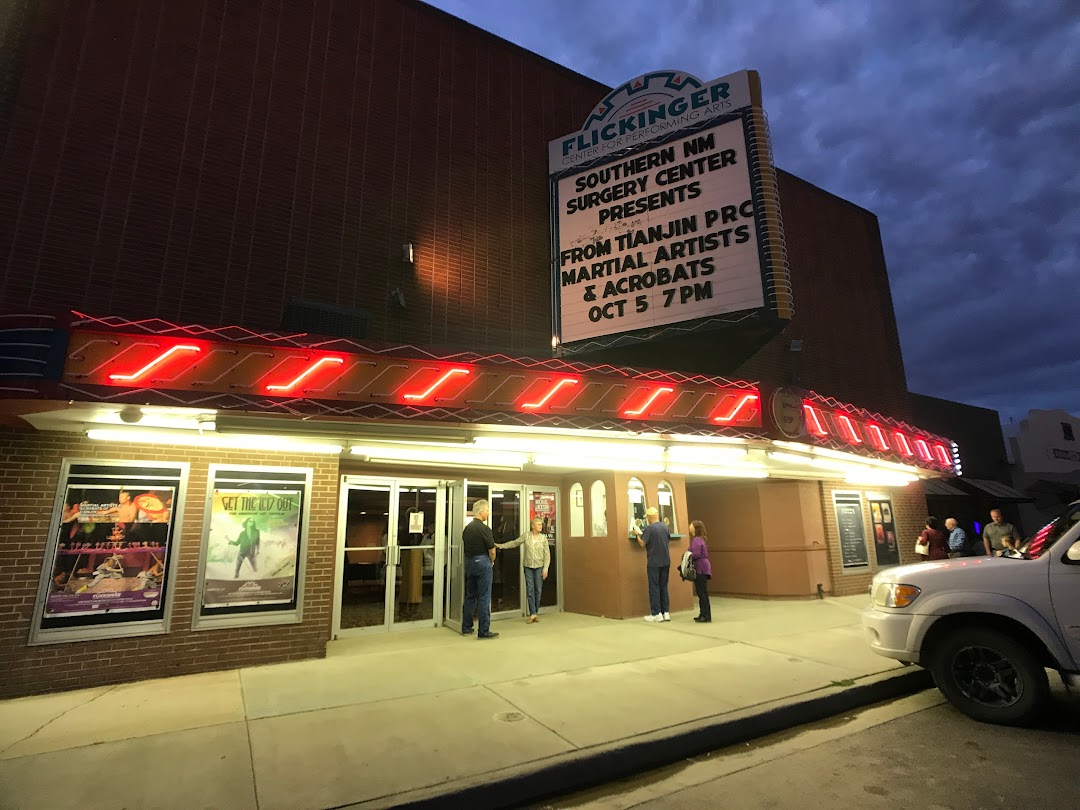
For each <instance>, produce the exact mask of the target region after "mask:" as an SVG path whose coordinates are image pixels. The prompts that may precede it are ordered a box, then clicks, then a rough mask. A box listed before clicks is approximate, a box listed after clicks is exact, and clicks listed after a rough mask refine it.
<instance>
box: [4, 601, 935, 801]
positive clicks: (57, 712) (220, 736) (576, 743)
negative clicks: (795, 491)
mask: <svg viewBox="0 0 1080 810" xmlns="http://www.w3.org/2000/svg"><path fill="white" fill-rule="evenodd" d="M865 603H866V598H865V597H863V596H859V597H842V598H837V599H826V600H823V601H822V600H813V601H763V600H762V601H759V600H750V599H725V598H714V599H713V616H714V620H713V623H712V624H697V623H695V622H693V621H691V619H692V617H693V615H694V613H693V612H687V613H681V614H675V615H673V617H672V621H671V622H669V623H664V624H661V625H654V624H649V623H646V622H644V621H641V620H636V621H631V620H627V621H617V620H611V619H601V618H595V617H589V616H579V615H574V614H556V615H542V616H541V621H540V622H539V623H538V624H535V625H526V624H524V622H523V621H518V620H514V621H502V622H498V623H496V624H495V626H494V629H495V630H498V631H499V632H500V633H501V637H500V638H499V639H497V640H494V641H478V640H477V639H476V637H475V636H472V637H468V638H463V637H461V636H458V635H456V634H453V633H452V632H450V631H449V630H446V629H425V630H419V631H412V632H402V633H394V634H389V635H378V636H368V637H365V638H360V639H349V640H345V641H336V642H331V643H330V644H329V646H328V655H327V658H326V659H325V660H320V661H303V662H295V663H288V664H277V665H270V666H262V667H253V668H248V669H241V670H232V671H227V672H217V673H207V674H202V675H192V676H184V677H177V678H168V679H161V680H153V681H142V682H138V683H132V684H126V685H121V686H115V687H104V688H99V689H85V690H80V691H77V692H66V693H60V694H54V695H45V696H38V697H30V698H21V699H17V700H10V701H5V702H0V807H4V808H49V810H62V808H68V807H72V808H75V807H94V808H109V807H116V808H181V807H182V808H196V807H207V808H209V807H220V808H248V807H258V808H264V810H269V809H270V808H288V809H289V810H292V809H293V808H329V807H342V806H365V807H366V806H371V807H382V806H394V805H398V804H407V803H416V804H440V803H443V804H448V805H450V804H453V803H455V802H456V801H459V800H463V799H465V798H471V800H472V801H473V803H474V806H495V805H498V804H504V803H506V802H507V801H511V800H513V799H514V798H520V799H522V800H529V799H533V798H539V797H540V796H541V795H543V792H544V791H545V790H547V791H550V790H551V789H552V786H553V785H555V784H557V785H558V787H559V789H573V788H576V787H583V786H585V784H586V781H587V780H588V779H589V778H590V774H600V773H601V772H602V773H603V775H605V776H608V777H610V775H612V774H614V775H618V774H619V773H620V771H626V770H627V769H628V768H636V767H644V766H645V765H646V764H648V763H650V762H651V763H652V764H653V765H658V764H663V761H664V757H666V756H671V757H678V756H682V755H686V753H687V752H690V751H693V750H706V749H704V748H701V747H700V746H703V745H704V746H710V745H715V744H717V742H719V743H720V744H723V742H724V740H730V739H731V738H732V736H733V735H734V736H735V737H738V738H740V739H747V738H749V737H752V736H759V735H760V734H764V733H770V732H772V731H775V730H777V729H779V728H783V727H787V726H791V725H794V724H797V723H802V722H807V721H808V720H812V719H818V718H820V717H823V716H827V715H828V714H829V713H831V712H836V711H844V710H846V709H847V708H850V707H851V706H854V705H860V704H865V703H868V702H873V701H875V700H881V699H884V698H886V697H889V696H892V695H893V694H900V693H903V692H905V691H913V690H914V689H917V688H924V687H925V686H926V679H925V677H924V675H925V673H922V672H921V671H920V670H913V669H907V670H902V669H900V668H899V665H898V664H897V663H896V662H894V661H891V660H889V659H885V658H881V657H879V656H876V655H874V654H873V653H871V652H870V651H869V649H868V647H867V645H866V644H865V642H864V641H863V639H862V632H861V629H860V627H859V615H858V614H859V610H861V608H862V607H863V605H865ZM147 643H152V640H148V641H147ZM582 780H586V781H582Z"/></svg>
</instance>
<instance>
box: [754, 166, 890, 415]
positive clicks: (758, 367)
mask: <svg viewBox="0 0 1080 810" xmlns="http://www.w3.org/2000/svg"><path fill="white" fill-rule="evenodd" d="M779 181H780V204H781V207H782V210H783V213H784V236H785V238H786V240H787V248H788V260H789V261H790V263H791V287H792V294H793V295H794V298H795V315H794V317H793V318H792V320H791V323H790V324H789V325H788V327H787V328H786V329H785V330H784V332H783V333H782V334H781V335H780V336H779V337H777V338H774V339H773V340H772V341H770V342H769V343H768V344H767V345H766V346H764V347H763V348H762V349H761V350H760V351H758V352H757V353H756V354H755V355H754V356H753V357H751V358H750V359H749V360H748V361H746V362H745V363H743V365H742V366H741V367H740V368H739V369H738V370H737V372H736V376H739V377H741V378H742V379H747V380H770V381H774V382H778V383H796V384H798V385H800V386H802V387H804V388H810V389H812V390H815V391H817V392H818V393H821V394H825V395H826V396H831V397H836V398H837V399H840V400H843V401H844V402H850V403H852V404H854V405H858V406H860V407H863V408H868V409H869V410H871V411H875V412H878V413H882V414H885V415H886V416H894V417H897V418H899V419H910V418H911V409H910V405H909V403H908V393H907V379H906V377H905V373H904V359H903V355H902V354H901V350H900V336H899V332H898V331H897V328H896V315H895V314H894V312H893V305H892V293H891V291H890V288H889V275H888V271H887V269H886V266H885V255H884V253H883V249H882V246H881V232H880V230H879V228H878V221H877V217H876V216H874V214H872V213H871V212H870V211H867V210H866V209H864V208H860V207H859V206H857V205H854V204H852V203H850V202H848V201H847V200H843V199H841V198H840V197H836V196H834V195H832V194H830V193H828V192H827V191H823V190H822V189H819V188H817V187H816V186H813V185H811V184H810V183H807V182H806V181H805V180H800V179H799V178H798V177H795V176H793V175H791V174H788V173H787V172H779ZM792 340H801V341H802V350H801V351H799V352H792V351H791V350H790V347H791V341H792Z"/></svg>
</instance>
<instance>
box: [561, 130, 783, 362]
mask: <svg viewBox="0 0 1080 810" xmlns="http://www.w3.org/2000/svg"><path fill="white" fill-rule="evenodd" d="M744 126H745V125H744V122H743V120H742V119H737V120H733V121H728V122H727V123H724V124H719V125H717V126H714V127H711V128H708V129H704V130H700V131H697V132H695V133H694V134H692V135H688V136H686V137H684V138H681V139H678V140H673V141H669V142H667V143H665V144H663V145H661V146H656V147H653V148H652V149H649V150H647V151H642V152H637V153H633V154H631V155H628V156H624V157H622V158H619V159H617V160H613V161H610V162H607V163H604V164H603V165H600V166H592V167H590V168H588V169H586V170H583V171H581V172H580V173H578V174H573V175H569V176H565V177H562V178H560V179H559V180H558V183H557V188H556V189H555V193H556V204H557V206H558V209H557V211H558V213H557V215H558V220H557V227H558V243H557V244H558V255H557V256H556V257H555V258H556V280H555V283H556V284H558V285H559V293H560V296H559V297H560V316H561V332H562V334H561V339H562V341H563V342H564V343H570V342H573V341H578V340H584V339H587V338H594V337H599V336H602V335H611V334H617V333H621V332H629V331H633V330H637V329H645V328H650V327H656V326H661V325H665V324H672V323H678V322H682V321H689V320H696V319H699V318H705V317H709V316H714V315H719V314H723V313H731V312H738V311H741V310H748V309H757V308H760V307H762V306H763V305H764V295H763V291H762V276H761V260H760V257H759V253H758V234H757V230H756V227H755V224H754V204H753V194H752V190H751V180H750V165H749V160H748V156H747V154H746V136H745V133H744Z"/></svg>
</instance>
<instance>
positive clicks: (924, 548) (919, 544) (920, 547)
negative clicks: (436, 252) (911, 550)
mask: <svg viewBox="0 0 1080 810" xmlns="http://www.w3.org/2000/svg"><path fill="white" fill-rule="evenodd" d="M915 553H916V554H922V555H923V556H924V557H925V556H927V555H929V554H930V544H929V543H924V542H923V541H922V538H921V537H920V538H919V539H918V540H916V541H915Z"/></svg>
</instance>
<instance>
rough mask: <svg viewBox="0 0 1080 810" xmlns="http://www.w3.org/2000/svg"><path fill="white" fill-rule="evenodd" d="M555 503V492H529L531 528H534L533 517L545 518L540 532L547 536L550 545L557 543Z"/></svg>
mask: <svg viewBox="0 0 1080 810" xmlns="http://www.w3.org/2000/svg"><path fill="white" fill-rule="evenodd" d="M555 503H556V495H555V493H554V492H530V493H529V528H530V529H531V528H532V519H533V518H540V519H541V520H543V521H544V524H543V526H542V527H541V528H540V533H541V534H544V535H546V536H547V538H548V545H555Z"/></svg>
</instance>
